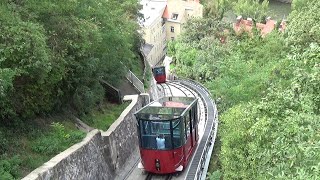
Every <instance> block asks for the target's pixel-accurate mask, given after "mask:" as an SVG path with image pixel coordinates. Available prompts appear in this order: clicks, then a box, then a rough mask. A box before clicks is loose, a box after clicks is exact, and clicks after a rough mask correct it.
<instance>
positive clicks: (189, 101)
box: [135, 97, 198, 174]
mask: <svg viewBox="0 0 320 180" xmlns="http://www.w3.org/2000/svg"><path fill="white" fill-rule="evenodd" d="M135 116H136V119H137V121H138V123H137V124H138V125H137V127H138V134H139V143H140V155H141V162H140V163H139V165H138V167H139V168H142V169H145V170H146V171H148V172H152V173H157V174H167V173H174V172H177V171H182V170H183V169H185V167H186V166H187V164H188V162H189V160H190V159H191V157H192V154H193V151H194V149H195V147H196V145H197V141H198V129H197V125H198V99H197V98H192V97H163V98H161V99H158V100H157V101H153V102H151V103H150V104H148V105H146V106H145V107H143V108H142V109H140V110H139V111H138V112H136V113H135Z"/></svg>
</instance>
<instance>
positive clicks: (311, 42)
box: [169, 0, 320, 179]
mask: <svg viewBox="0 0 320 180" xmlns="http://www.w3.org/2000/svg"><path fill="white" fill-rule="evenodd" d="M293 7H294V8H293V11H292V13H291V14H290V16H289V22H288V24H289V25H288V27H287V29H286V33H284V34H282V33H278V32H273V33H272V34H269V35H268V36H267V37H265V38H261V37H260V36H259V34H258V33H256V32H254V33H255V35H254V36H253V37H248V36H246V35H242V36H241V37H237V36H234V35H233V33H228V36H227V38H226V41H225V42H224V43H219V42H218V41H217V38H216V35H217V34H221V33H222V32H223V31H222V30H221V29H215V30H214V32H213V33H210V34H208V33H207V34H205V35H202V34H201V33H203V32H198V29H196V28H194V31H192V29H189V31H190V32H188V33H189V34H190V35H192V37H200V38H199V39H196V38H194V39H192V40H191V41H190V42H188V41H186V40H185V39H189V38H190V35H188V34H187V33H186V34H184V35H182V37H181V39H180V40H178V41H177V42H174V43H172V44H171V45H170V51H169V52H170V54H171V55H172V56H173V57H174V59H175V63H176V65H175V67H178V68H179V70H176V71H175V72H176V73H178V75H182V76H187V77H189V78H194V79H197V78H198V77H194V75H195V74H201V72H202V71H203V70H202V68H203V67H208V68H207V69H206V71H205V72H206V73H208V72H209V73H210V75H209V77H207V78H204V79H202V78H201V80H202V81H203V82H204V83H205V84H206V85H207V87H209V89H210V90H211V92H212V94H214V96H215V98H216V99H218V100H219V101H218V109H219V110H220V115H221V116H220V118H219V119H220V125H221V126H220V127H219V131H220V132H219V136H220V138H221V142H222V146H221V153H220V154H219V157H220V161H221V170H220V171H216V172H214V173H211V178H212V179H218V178H219V176H220V175H221V174H220V172H222V173H223V175H222V176H223V178H224V179H317V178H318V177H319V174H320V172H319V169H320V164H319V162H320V154H319V152H318V151H319V147H320V144H319V142H320V135H319V132H320V126H319V119H320V111H319V109H320V103H319V101H320V94H319V92H320V46H319V40H320V38H319V32H320V28H319V25H318V23H316V21H318V20H319V18H320V17H319V13H318V11H319V9H320V3H319V1H316V0H308V1H303V3H301V1H298V0H296V1H295V0H294V1H293ZM203 21H205V20H203ZM192 23H193V26H194V27H202V25H203V24H202V23H201V22H200V23H199V22H197V21H193V22H192ZM219 23H220V22H216V24H219ZM205 26H206V25H205ZM211 27H212V26H207V28H204V29H210V28H211ZM207 39H210V41H209V43H208V44H209V46H202V45H201V42H202V41H204V40H207ZM186 50H188V53H186ZM191 52H192V54H191ZM221 52H224V53H221ZM209 54H219V55H217V56H209ZM201 56H205V57H206V58H208V57H210V58H208V59H210V61H209V60H207V61H202V63H203V64H202V65H200V63H198V61H201V59H200V57H201ZM206 58H202V59H206ZM190 71H191V72H192V73H190ZM213 72H214V73H213Z"/></svg>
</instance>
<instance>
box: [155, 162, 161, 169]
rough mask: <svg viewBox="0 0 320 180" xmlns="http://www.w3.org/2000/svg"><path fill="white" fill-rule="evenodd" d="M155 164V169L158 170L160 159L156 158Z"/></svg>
mask: <svg viewBox="0 0 320 180" xmlns="http://www.w3.org/2000/svg"><path fill="white" fill-rule="evenodd" d="M155 164H156V169H157V171H160V160H159V159H156V162H155Z"/></svg>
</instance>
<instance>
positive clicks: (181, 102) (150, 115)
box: [135, 97, 197, 121]
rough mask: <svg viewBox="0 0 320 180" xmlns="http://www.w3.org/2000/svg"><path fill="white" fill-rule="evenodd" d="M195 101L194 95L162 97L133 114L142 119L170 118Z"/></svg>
mask: <svg viewBox="0 0 320 180" xmlns="http://www.w3.org/2000/svg"><path fill="white" fill-rule="evenodd" d="M196 101H197V98H194V97H163V98H160V99H158V100H156V101H153V102H151V103H149V104H148V105H146V106H145V107H143V108H142V109H140V110H139V111H137V112H136V113H135V116H136V117H137V118H138V119H144V120H159V121H161V120H172V119H176V118H179V117H180V116H182V115H183V114H184V113H185V111H187V110H188V109H189V108H190V107H191V106H192V105H193V104H194V103H195V102H196ZM168 102H171V103H168ZM175 106H176V107H175Z"/></svg>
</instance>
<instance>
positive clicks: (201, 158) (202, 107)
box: [126, 79, 218, 180]
mask: <svg viewBox="0 0 320 180" xmlns="http://www.w3.org/2000/svg"><path fill="white" fill-rule="evenodd" d="M157 89H158V91H159V92H160V93H159V95H161V96H163V97H164V96H169V97H170V96H187V97H198V98H199V114H200V117H201V119H202V120H200V121H199V125H198V126H199V129H200V127H201V129H202V131H203V132H202V133H201V135H200V137H201V138H200V139H199V142H198V146H197V148H196V149H195V152H194V155H193V157H192V160H191V162H189V165H188V167H186V169H184V171H183V172H181V173H179V175H172V174H170V175H156V174H150V173H141V170H140V173H139V172H136V173H135V174H136V175H135V176H130V175H128V178H126V179H129V180H130V179H132V180H133V179H146V180H150V179H153V180H158V179H159V180H164V179H173V180H182V179H183V180H185V179H187V180H194V179H205V177H206V173H207V169H208V165H209V161H210V157H211V153H212V150H213V146H214V142H215V139H216V135H217V129H218V114H217V109H216V105H215V103H214V101H213V100H212V99H211V95H210V92H209V91H208V90H207V89H206V88H205V87H204V86H202V85H201V84H199V83H197V82H195V81H192V80H186V79H180V80H175V81H169V82H167V83H163V84H158V86H157ZM199 134H200V130H199ZM135 169H137V168H135ZM139 174H141V176H140V175H139Z"/></svg>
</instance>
